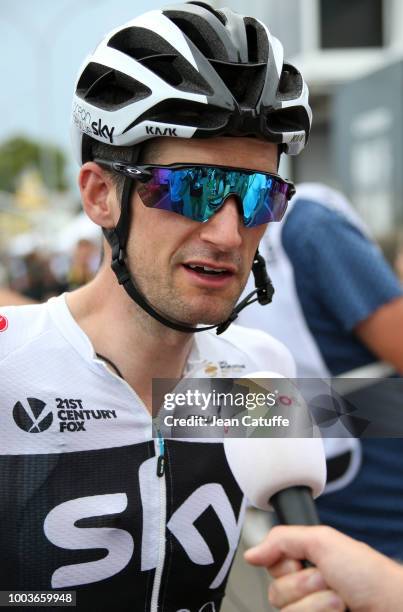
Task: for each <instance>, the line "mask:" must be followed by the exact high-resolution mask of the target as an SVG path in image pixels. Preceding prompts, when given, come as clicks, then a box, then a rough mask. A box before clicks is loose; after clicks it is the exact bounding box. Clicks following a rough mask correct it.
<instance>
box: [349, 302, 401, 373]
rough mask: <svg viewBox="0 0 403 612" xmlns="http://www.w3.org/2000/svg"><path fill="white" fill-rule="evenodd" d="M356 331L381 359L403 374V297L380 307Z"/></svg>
mask: <svg viewBox="0 0 403 612" xmlns="http://www.w3.org/2000/svg"><path fill="white" fill-rule="evenodd" d="M354 332H355V333H356V334H357V336H358V337H359V338H360V340H361V341H362V342H363V343H364V344H365V345H366V346H367V347H368V348H369V349H370V350H371V351H372V352H373V353H375V355H377V356H378V357H379V359H381V360H382V361H387V362H388V363H391V364H392V365H393V366H394V367H395V368H396V370H397V371H398V372H399V373H400V374H403V297H399V298H396V299H395V300H392V301H391V302H389V303H388V304H385V305H383V306H381V307H380V308H378V310H376V311H375V312H374V314H372V315H371V316H370V317H368V318H367V319H365V320H364V321H362V322H361V323H359V324H358V325H357V326H356V327H355V329H354Z"/></svg>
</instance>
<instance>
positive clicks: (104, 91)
mask: <svg viewBox="0 0 403 612" xmlns="http://www.w3.org/2000/svg"><path fill="white" fill-rule="evenodd" d="M150 94H151V90H150V89H149V88H148V87H146V86H145V85H143V84H142V83H140V82H139V81H136V79H132V78H131V77H129V76H127V75H126V74H123V73H122V72H119V71H118V70H113V69H112V68H110V67H109V66H103V65H102V64H97V63H95V62H91V63H90V64H88V66H87V67H86V68H85V70H84V71H83V73H82V75H81V77H80V80H79V82H78V84H77V95H78V96H79V97H80V98H83V99H84V100H86V101H87V102H90V103H91V104H93V105H94V106H96V107H98V108H102V109H104V110H117V109H119V108H122V107H123V106H126V105H127V104H131V103H132V102H136V101H137V100H141V99H143V98H146V97H147V96H149V95H150Z"/></svg>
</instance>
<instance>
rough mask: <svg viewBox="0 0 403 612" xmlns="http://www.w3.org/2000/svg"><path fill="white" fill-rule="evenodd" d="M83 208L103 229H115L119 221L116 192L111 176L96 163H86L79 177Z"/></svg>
mask: <svg viewBox="0 0 403 612" xmlns="http://www.w3.org/2000/svg"><path fill="white" fill-rule="evenodd" d="M78 185H79V187H80V192H81V200H82V203H83V208H84V210H85V212H86V214H87V215H88V217H89V218H90V219H91V221H93V222H94V223H96V224H97V225H100V226H101V227H106V228H111V227H115V226H116V224H117V222H118V220H119V214H120V210H119V205H118V202H117V199H116V190H115V186H114V183H113V180H112V178H111V177H110V175H109V174H108V173H107V172H105V170H103V169H102V168H101V167H100V166H98V164H96V163H95V162H86V163H85V164H84V165H83V166H82V167H81V170H80V174H79V175H78Z"/></svg>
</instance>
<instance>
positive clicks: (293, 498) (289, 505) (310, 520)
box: [270, 486, 320, 525]
mask: <svg viewBox="0 0 403 612" xmlns="http://www.w3.org/2000/svg"><path fill="white" fill-rule="evenodd" d="M270 503H271V505H272V506H273V508H274V510H275V511H276V514H277V518H278V520H279V522H280V523H281V524H282V525H320V521H319V517H318V513H317V511H316V507H315V502H314V501H313V499H312V492H311V489H310V488H309V487H303V486H296V487H289V488H288V489H283V490H282V491H279V492H278V493H275V494H274V495H273V497H271V499H270Z"/></svg>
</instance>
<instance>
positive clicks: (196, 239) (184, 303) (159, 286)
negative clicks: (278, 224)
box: [127, 137, 277, 325]
mask: <svg viewBox="0 0 403 612" xmlns="http://www.w3.org/2000/svg"><path fill="white" fill-rule="evenodd" d="M153 150H154V149H153ZM155 153H156V155H154V156H153V159H150V160H148V161H149V162H150V163H156V164H161V165H165V164H172V163H200V164H206V165H215V164H221V165H228V166H233V167H241V168H250V169H255V170H261V171H264V172H276V170H277V146H276V145H274V144H271V143H266V142H262V141H260V140H257V139H253V138H226V137H220V138H212V139H208V140H188V139H175V138H161V139H159V141H158V142H157V143H156V149H155ZM132 205H133V217H132V226H131V231H130V236H129V242H128V248H127V253H128V263H129V269H130V271H131V273H132V274H133V276H134V279H135V281H136V284H137V286H138V287H139V289H140V290H141V292H142V293H143V295H145V296H146V298H147V300H148V301H149V302H150V303H151V304H152V305H153V306H154V307H155V308H156V309H157V310H159V311H161V312H163V313H164V314H165V315H167V316H168V317H169V318H171V319H175V320H177V321H183V322H185V323H188V324H191V325H196V324H197V323H204V324H216V323H219V322H221V321H223V320H225V319H226V318H227V317H228V316H229V314H230V313H231V311H232V309H233V307H234V305H235V304H236V302H237V300H238V298H239V296H240V294H241V293H242V290H243V288H244V286H245V284H246V281H247V279H248V276H249V273H250V270H251V266H252V261H253V256H254V254H255V252H256V249H257V247H258V244H259V241H260V239H261V237H262V235H263V233H264V231H265V229H266V225H260V226H258V227H254V228H246V227H245V226H244V224H243V221H242V218H241V216H240V214H239V207H238V203H237V200H236V199H235V198H234V197H233V196H230V197H229V198H227V200H226V202H225V204H224V206H223V207H222V208H221V209H220V210H219V211H218V212H217V213H216V214H215V215H213V216H212V217H211V218H210V219H209V220H208V221H206V222H205V223H200V222H197V221H192V220H190V219H187V218H185V217H183V216H181V215H178V214H177V213H174V212H168V211H165V210H158V209H153V208H147V207H146V206H144V204H143V203H142V201H141V199H140V197H139V195H138V194H137V193H135V194H134V196H133V204H132ZM195 265H196V266H198V267H201V266H208V267H210V268H214V269H224V270H225V273H220V274H206V273H200V272H198V271H195V270H192V269H191V267H190V266H195Z"/></svg>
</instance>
